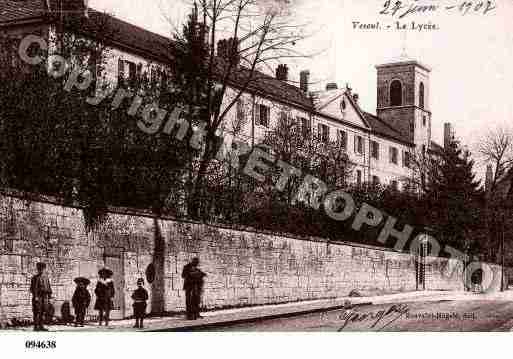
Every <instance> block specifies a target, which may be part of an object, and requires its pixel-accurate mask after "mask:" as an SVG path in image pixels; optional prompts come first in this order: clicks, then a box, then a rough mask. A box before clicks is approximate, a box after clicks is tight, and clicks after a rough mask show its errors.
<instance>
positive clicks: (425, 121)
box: [422, 116, 427, 127]
mask: <svg viewBox="0 0 513 359" xmlns="http://www.w3.org/2000/svg"><path fill="white" fill-rule="evenodd" d="M426 123H427V120H426V116H423V117H422V126H424V127H426Z"/></svg>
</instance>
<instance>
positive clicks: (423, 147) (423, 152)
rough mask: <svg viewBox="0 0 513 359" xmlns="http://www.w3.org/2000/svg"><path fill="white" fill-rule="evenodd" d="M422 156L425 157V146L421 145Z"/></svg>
mask: <svg viewBox="0 0 513 359" xmlns="http://www.w3.org/2000/svg"><path fill="white" fill-rule="evenodd" d="M422 156H424V157H425V156H426V145H422Z"/></svg>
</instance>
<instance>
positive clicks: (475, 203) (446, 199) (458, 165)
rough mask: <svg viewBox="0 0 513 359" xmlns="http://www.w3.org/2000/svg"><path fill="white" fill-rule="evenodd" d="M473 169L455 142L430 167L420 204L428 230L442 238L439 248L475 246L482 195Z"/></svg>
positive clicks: (468, 159)
mask: <svg viewBox="0 0 513 359" xmlns="http://www.w3.org/2000/svg"><path fill="white" fill-rule="evenodd" d="M473 167H474V161H473V160H472V158H471V154H470V152H469V151H467V150H464V149H463V148H462V147H461V145H460V143H459V142H458V141H457V140H455V139H453V140H452V141H451V142H450V143H449V144H448V146H446V148H445V149H444V150H443V152H442V153H441V154H440V157H439V159H434V160H433V161H432V162H431V165H430V167H429V171H428V175H429V177H428V178H427V180H426V182H425V183H426V185H425V192H424V193H423V194H422V200H423V201H424V203H425V208H426V214H427V215H428V217H429V221H430V224H431V226H432V227H434V228H435V229H437V230H438V232H439V234H440V235H441V236H442V238H440V244H442V245H443V244H450V245H453V246H457V247H459V248H464V249H472V247H475V246H476V243H475V241H473V240H472V238H473V237H475V234H476V233H477V232H478V231H479V230H480V229H481V228H482V216H481V209H482V205H483V193H482V191H481V190H480V188H479V187H480V183H479V181H476V180H475V174H474V173H473ZM428 209H429V210H428Z"/></svg>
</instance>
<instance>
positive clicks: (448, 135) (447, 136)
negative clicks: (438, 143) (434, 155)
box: [444, 123, 454, 149]
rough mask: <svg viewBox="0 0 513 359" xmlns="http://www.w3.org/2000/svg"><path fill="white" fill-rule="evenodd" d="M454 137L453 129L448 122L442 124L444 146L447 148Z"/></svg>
mask: <svg viewBox="0 0 513 359" xmlns="http://www.w3.org/2000/svg"><path fill="white" fill-rule="evenodd" d="M453 139H454V131H453V129H452V125H451V124H450V123H445V124H444V148H445V149H447V148H448V147H449V145H450V143H451V142H452V140H453Z"/></svg>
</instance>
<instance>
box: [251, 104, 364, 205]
mask: <svg viewBox="0 0 513 359" xmlns="http://www.w3.org/2000/svg"><path fill="white" fill-rule="evenodd" d="M281 110H282V111H281V114H282V118H281V119H280V120H279V121H278V124H277V125H276V127H275V128H274V129H272V130H271V131H269V132H268V133H267V134H266V135H265V137H264V138H263V140H262V143H261V144H262V145H264V146H266V147H267V148H269V149H270V150H271V152H272V153H273V155H274V156H275V157H276V159H277V160H278V161H283V162H284V163H286V164H287V165H290V166H293V167H294V168H296V169H297V170H299V171H300V172H298V174H297V175H295V176H293V177H292V179H291V180H290V181H289V182H288V183H287V185H286V187H285V188H284V189H283V191H282V192H281V193H280V192H276V191H273V193H275V194H274V196H275V199H274V200H276V201H282V202H283V203H286V204H287V205H288V206H292V205H293V204H294V202H295V201H296V194H297V191H298V188H299V186H300V185H301V183H302V176H304V175H306V174H309V175H312V176H314V177H316V178H318V179H319V180H321V181H323V182H324V183H326V185H327V186H328V188H329V189H330V190H335V189H340V188H345V187H347V185H348V179H349V178H350V176H351V175H352V172H353V170H354V167H355V165H354V164H353V163H352V162H351V161H350V159H349V156H348V155H347V152H346V151H345V149H344V148H342V147H341V144H340V143H338V142H336V141H328V142H325V141H323V139H322V135H321V134H319V133H311V132H310V129H304V128H302V124H300V123H299V122H298V121H297V120H296V119H293V118H291V116H290V115H289V114H288V113H287V112H286V109H285V108H282V109H281ZM279 176H280V170H279V169H278V170H275V173H272V174H270V176H268V178H269V181H271V183H276V182H277V181H278V179H279ZM269 187H270V186H269Z"/></svg>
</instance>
